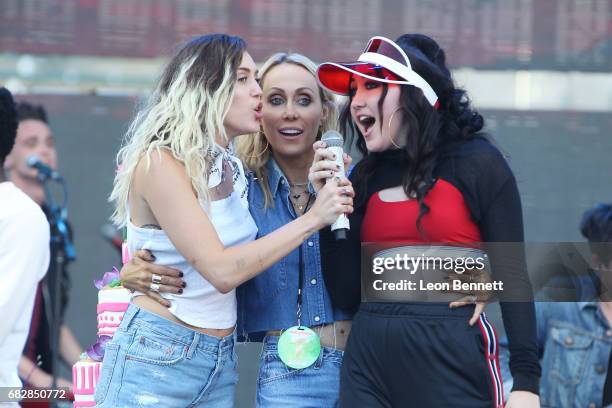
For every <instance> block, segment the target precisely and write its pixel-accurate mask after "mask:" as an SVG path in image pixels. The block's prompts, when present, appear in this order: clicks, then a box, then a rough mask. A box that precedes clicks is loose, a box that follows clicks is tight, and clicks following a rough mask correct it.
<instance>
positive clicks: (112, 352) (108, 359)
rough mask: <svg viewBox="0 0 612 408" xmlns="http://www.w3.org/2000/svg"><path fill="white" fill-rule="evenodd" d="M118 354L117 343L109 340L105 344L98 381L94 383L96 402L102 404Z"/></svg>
mask: <svg viewBox="0 0 612 408" xmlns="http://www.w3.org/2000/svg"><path fill="white" fill-rule="evenodd" d="M118 355H119V344H116V343H112V342H109V343H107V344H106V350H105V352H104V362H103V363H102V371H101V373H100V381H98V384H97V385H96V394H95V400H96V404H102V403H103V402H104V400H105V399H106V396H107V395H108V389H109V387H110V384H111V380H112V378H113V372H114V368H115V364H117V356H118Z"/></svg>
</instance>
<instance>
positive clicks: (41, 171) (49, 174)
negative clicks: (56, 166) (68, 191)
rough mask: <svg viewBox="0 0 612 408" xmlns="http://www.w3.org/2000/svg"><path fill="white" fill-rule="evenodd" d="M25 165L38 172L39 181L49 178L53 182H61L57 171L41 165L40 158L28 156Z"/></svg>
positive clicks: (43, 164)
mask: <svg viewBox="0 0 612 408" xmlns="http://www.w3.org/2000/svg"><path fill="white" fill-rule="evenodd" d="M26 164H27V166H28V167H31V168H33V169H36V170H38V178H39V179H40V180H41V181H44V180H46V179H49V178H50V179H53V180H61V178H62V176H60V174H59V173H58V172H57V171H55V170H53V169H52V168H51V167H49V166H48V165H46V164H45V163H43V162H42V161H41V160H40V158H39V157H38V156H36V155H35V154H33V155H31V156H28V158H27V160H26Z"/></svg>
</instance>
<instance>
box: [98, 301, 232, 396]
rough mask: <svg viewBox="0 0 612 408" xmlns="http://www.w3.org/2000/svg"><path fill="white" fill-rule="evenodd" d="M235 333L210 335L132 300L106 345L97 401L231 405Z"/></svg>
mask: <svg viewBox="0 0 612 408" xmlns="http://www.w3.org/2000/svg"><path fill="white" fill-rule="evenodd" d="M235 336H236V334H235V333H234V334H232V335H229V336H226V337H224V338H216V337H213V336H208V335H206V334H203V333H199V332H197V331H194V330H191V329H188V328H186V327H184V326H181V325H179V324H177V323H174V322H171V321H169V320H167V319H164V318H163V317H160V316H158V315H156V314H154V313H150V312H147V311H145V310H143V309H140V308H138V307H137V306H135V305H133V304H131V305H130V307H129V308H128V310H127V311H126V313H125V315H124V317H123V321H122V322H121V325H120V326H119V328H118V329H117V332H116V333H115V336H114V337H113V339H112V340H111V341H110V342H108V343H107V345H106V353H105V355H104V362H103V365H102V370H101V373H100V380H99V382H98V385H97V388H96V395H95V399H96V403H97V405H96V406H97V407H113V408H115V407H139V406H147V405H150V406H155V407H197V406H207V407H233V406H234V389H235V385H236V383H237V381H238V373H237V371H236V354H235V353H234V343H235Z"/></svg>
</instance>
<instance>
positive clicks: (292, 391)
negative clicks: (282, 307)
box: [257, 336, 344, 408]
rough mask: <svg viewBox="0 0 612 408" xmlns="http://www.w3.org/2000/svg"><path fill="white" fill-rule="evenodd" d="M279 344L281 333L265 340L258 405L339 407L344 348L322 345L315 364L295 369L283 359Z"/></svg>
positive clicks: (261, 361) (258, 385)
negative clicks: (288, 365) (279, 353)
mask: <svg viewBox="0 0 612 408" xmlns="http://www.w3.org/2000/svg"><path fill="white" fill-rule="evenodd" d="M277 344H278V336H266V337H265V338H264V340H263V349H262V352H261V356H260V362H259V378H258V379H257V407H258V408H267V407H270V408H272V407H274V408H276V407H301V408H307V407H313V408H327V407H336V406H337V405H338V393H339V391H340V366H341V365H342V357H343V355H344V352H342V351H340V350H336V349H333V348H329V347H322V348H321V354H320V355H319V358H318V359H317V361H315V363H314V364H313V365H311V366H310V367H307V368H304V369H301V370H296V369H294V368H290V367H287V366H286V365H285V363H283V362H282V361H281V359H280V357H279V356H278V348H277Z"/></svg>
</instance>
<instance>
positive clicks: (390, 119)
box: [387, 107, 402, 149]
mask: <svg viewBox="0 0 612 408" xmlns="http://www.w3.org/2000/svg"><path fill="white" fill-rule="evenodd" d="M401 109H402V108H401V107H398V108H397V109H395V110H394V111H393V113H392V114H391V117H390V118H389V123H388V124H387V133H388V134H389V141H390V142H391V144H392V145H393V146H395V148H396V149H401V147H400V146H398V145H397V143H395V141H394V140H393V137H392V136H391V122H392V121H393V116H395V114H396V113H397V111H398V110H401Z"/></svg>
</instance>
